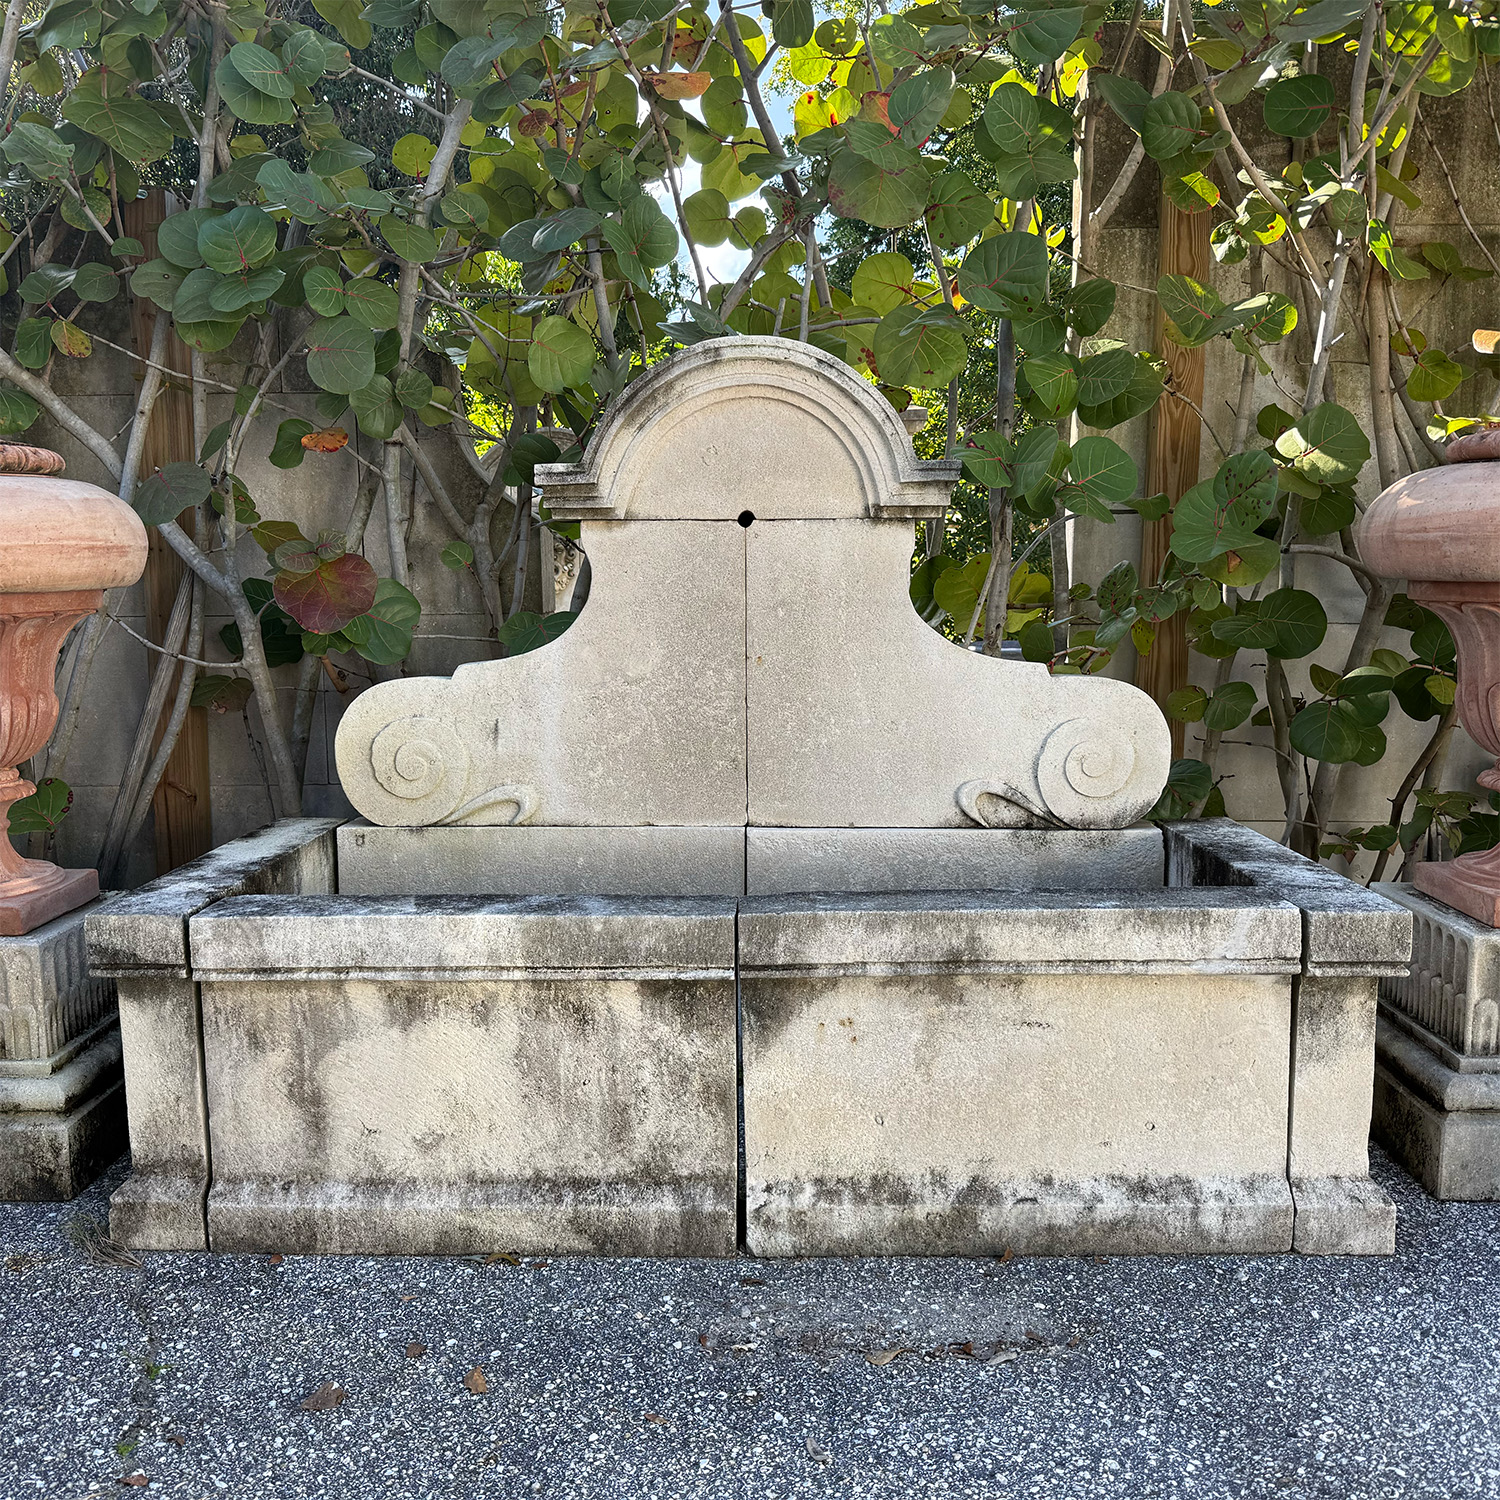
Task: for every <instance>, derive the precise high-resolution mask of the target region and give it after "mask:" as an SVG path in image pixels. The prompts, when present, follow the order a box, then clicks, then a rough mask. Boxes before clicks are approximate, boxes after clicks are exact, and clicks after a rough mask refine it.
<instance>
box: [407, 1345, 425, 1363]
mask: <svg viewBox="0 0 1500 1500" xmlns="http://www.w3.org/2000/svg"><path fill="white" fill-rule="evenodd" d="M426 1353H427V1345H426V1344H419V1343H417V1342H415V1340H414V1341H413V1342H412V1343H410V1344H408V1345H407V1346H406V1357H407V1358H408V1359H421V1357H422V1356H423V1355H424V1354H426Z"/></svg>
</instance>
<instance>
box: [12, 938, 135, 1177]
mask: <svg viewBox="0 0 1500 1500" xmlns="http://www.w3.org/2000/svg"><path fill="white" fill-rule="evenodd" d="M63 920H64V921H66V920H67V919H66V918H64V919H63ZM44 1070H45V1071H44ZM124 1145H125V1088H124V1082H123V1079H122V1077H121V1067H120V1033H119V1030H118V1028H117V1027H116V1026H115V1024H114V1022H113V1020H112V1019H106V1020H104V1021H101V1022H100V1023H99V1024H98V1025H97V1026H95V1027H94V1028H93V1030H91V1031H89V1032H87V1033H85V1034H84V1035H83V1036H81V1037H78V1038H75V1039H74V1040H73V1041H71V1042H69V1043H66V1044H65V1045H64V1046H63V1047H62V1048H60V1049H59V1050H58V1052H56V1053H55V1054H53V1056H51V1057H49V1058H45V1059H37V1060H33V1061H27V1062H0V1199H4V1200H8V1201H21V1202H33V1203H35V1202H64V1201H66V1200H67V1199H69V1198H74V1197H76V1196H77V1195H78V1194H79V1193H80V1192H81V1191H82V1190H83V1189H84V1188H86V1187H87V1186H88V1185H89V1183H91V1182H92V1181H93V1180H94V1178H95V1177H97V1176H98V1175H99V1173H100V1172H102V1171H103V1170H104V1169H105V1168H106V1167H107V1166H109V1164H110V1163H111V1162H112V1161H114V1160H115V1159H116V1157H118V1156H119V1154H120V1152H121V1150H122V1149H123V1148H124Z"/></svg>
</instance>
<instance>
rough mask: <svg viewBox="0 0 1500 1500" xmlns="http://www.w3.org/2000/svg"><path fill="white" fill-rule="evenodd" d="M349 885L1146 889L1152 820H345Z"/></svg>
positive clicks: (670, 892) (1156, 873) (693, 892)
mask: <svg viewBox="0 0 1500 1500" xmlns="http://www.w3.org/2000/svg"><path fill="white" fill-rule="evenodd" d="M338 847H339V890H340V892H341V893H342V894H344V895H349V896H377V895H389V894H414V895H440V894H444V893H452V894H457V895H465V894H491V895H585V894H587V895H601V896H628V895H661V896H733V895H740V894H743V893H744V892H745V890H746V889H747V884H748V890H749V892H750V894H751V895H775V894H780V893H784V892H794V891H877V890H879V891H888V890H909V891H916V890H1026V889H1032V890H1035V889H1042V890H1150V889H1159V888H1160V886H1161V884H1162V876H1163V854H1162V839H1161V833H1160V832H1159V830H1157V829H1156V828H1155V827H1144V828H1125V829H1105V830H1086V829H1073V828H1068V829H1053V828H973V827H970V828H749V829H745V828H739V827H733V828H549V827H532V826H525V827H517V828H494V827H478V828H470V827H449V828H380V827H377V826H375V825H373V824H370V823H367V822H365V821H364V820H363V819H360V820H358V821H356V822H353V823H346V824H345V825H344V826H343V827H341V828H340V829H339V831H338Z"/></svg>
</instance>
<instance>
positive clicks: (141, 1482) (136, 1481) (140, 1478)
mask: <svg viewBox="0 0 1500 1500" xmlns="http://www.w3.org/2000/svg"><path fill="white" fill-rule="evenodd" d="M118 1482H119V1483H120V1484H125V1485H129V1486H130V1488H131V1489H133V1490H143V1489H145V1488H146V1486H147V1485H148V1484H150V1483H151V1481H150V1480H149V1479H147V1478H146V1476H145V1475H144V1474H127V1475H126V1476H125V1477H124V1478H123V1479H121V1480H119V1481H118Z"/></svg>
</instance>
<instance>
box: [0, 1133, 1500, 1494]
mask: <svg viewBox="0 0 1500 1500" xmlns="http://www.w3.org/2000/svg"><path fill="white" fill-rule="evenodd" d="M123 1172H124V1164H123V1163H122V1164H120V1165H119V1166H117V1167H116V1168H115V1169H114V1170H113V1171H112V1172H111V1173H110V1174H108V1175H107V1177H106V1178H105V1179H104V1181H103V1182H101V1183H100V1184H99V1185H98V1186H97V1187H95V1188H94V1189H93V1190H91V1191H90V1192H89V1193H87V1194H86V1195H84V1196H83V1197H82V1198H80V1199H78V1200H76V1201H75V1202H73V1203H70V1204H60V1205H51V1204H48V1205H15V1204H8V1205H0V1381H3V1392H4V1402H3V1409H0V1500H31V1497H45V1500H82V1497H85V1496H93V1497H97V1496H120V1495H125V1494H129V1493H133V1492H140V1493H143V1494H155V1495H159V1496H171V1497H177V1500H219V1497H226V1500H228V1497H233V1500H239V1497H244V1500H303V1497H307V1500H346V1497H347V1500H356V1497H357V1500H460V1497H463V1500H467V1497H470V1496H485V1497H511V1496H515V1497H530V1496H535V1495H542V1496H549V1497H555V1500H604V1497H610V1500H615V1497H619V1500H637V1497H656V1496H661V1497H672V1500H679V1497H681V1500H721V1497H722V1500H728V1497H745V1500H781V1497H793V1496H799V1497H800V1496H823V1495H831V1496H838V1497H847V1500H862V1497H888V1496H889V1497H902V1500H906V1497H927V1496H933V1497H939V1496H941V1497H949V1496H952V1497H955V1500H956V1497H964V1500H969V1497H990V1496H996V1497H1002V1496H1003V1497H1010V1496H1014V1497H1017V1500H1085V1497H1095V1496H1099V1497H1130V1500H1137V1497H1139V1500H1148V1497H1149V1500H1168V1497H1170V1500H1178V1497H1182V1500H1188V1497H1191V1500H1215V1497H1220V1496H1225V1497H1228V1496H1236V1497H1238V1496H1275V1497H1285V1500H1300V1497H1338V1500H1352V1497H1359V1500H1367V1497H1368V1500H1374V1497H1400V1500H1426V1497H1444V1500H1447V1497H1453V1500H1458V1497H1463V1500H1472V1497H1477V1496H1491V1495H1493V1496H1500V1433H1497V1409H1500V1255H1497V1251H1500V1205H1490V1204H1439V1203H1436V1202H1434V1201H1433V1200H1432V1199H1430V1198H1429V1197H1427V1195H1426V1194H1425V1193H1424V1192H1423V1191H1422V1190H1421V1189H1420V1188H1419V1187H1417V1186H1416V1185H1415V1184H1413V1183H1412V1182H1411V1181H1410V1180H1409V1179H1408V1178H1406V1177H1405V1176H1404V1175H1403V1174H1402V1173H1401V1172H1400V1171H1398V1170H1397V1169H1395V1168H1394V1167H1392V1166H1391V1165H1390V1164H1389V1163H1387V1162H1386V1161H1384V1159H1383V1158H1380V1157H1378V1156H1377V1159H1376V1175H1377V1177H1378V1178H1379V1180H1380V1181H1381V1182H1382V1184H1383V1185H1384V1186H1385V1187H1386V1188H1387V1190H1388V1191H1390V1192H1391V1193H1392V1195H1393V1196H1394V1197H1395V1198H1396V1201H1397V1205H1398V1213H1399V1217H1398V1228H1397V1239H1398V1249H1397V1254H1396V1255H1395V1256H1394V1257H1393V1258H1390V1259H1380V1260H1375V1259H1371V1260H1360V1259H1349V1260H1319V1259H1312V1258H1304V1257H1300V1256H1293V1255H1285V1256H1265V1257H1227V1258H1204V1259H1192V1260H1189V1259H1167V1258H1145V1257H1143V1258H1133V1259H1110V1260H1098V1259H1095V1258H1092V1257H1083V1258H1071V1259H1025V1258H1013V1259H1010V1260H1005V1261H1002V1260H997V1259H986V1260H952V1259H942V1260H936V1259H934V1260H915V1259H899V1260H897V1259H870V1260H809V1261H793V1262H787V1261H756V1260H749V1259H741V1260H733V1261H641V1260H592V1259H589V1260H585V1259H556V1260H552V1261H551V1262H545V1261H540V1260H537V1259H535V1258H532V1257H522V1258H520V1259H519V1263H516V1261H517V1258H516V1257H498V1258H496V1257H492V1258H490V1259H489V1260H488V1262H486V1261H485V1260H481V1259H453V1258H450V1259H436V1260H422V1259H390V1260H377V1259H352V1258H337V1257H323V1258H319V1257H299V1256H285V1257H278V1256H264V1255H260V1256H249V1255H233V1256H231V1255H215V1256H210V1255H146V1256H142V1257H139V1258H137V1257H132V1256H129V1255H120V1254H119V1253H117V1251H116V1250H115V1249H114V1248H113V1247H112V1246H111V1244H110V1243H109V1241H108V1239H107V1238H106V1237H104V1235H103V1230H104V1220H105V1217H106V1201H107V1196H108V1192H109V1191H110V1189H112V1188H113V1187H114V1186H115V1185H116V1184H117V1183H118V1181H119V1180H120V1178H121V1176H122V1175H123ZM132 1261H136V1262H137V1263H135V1264H131V1263H130V1262H132ZM121 1262H124V1263H121Z"/></svg>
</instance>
